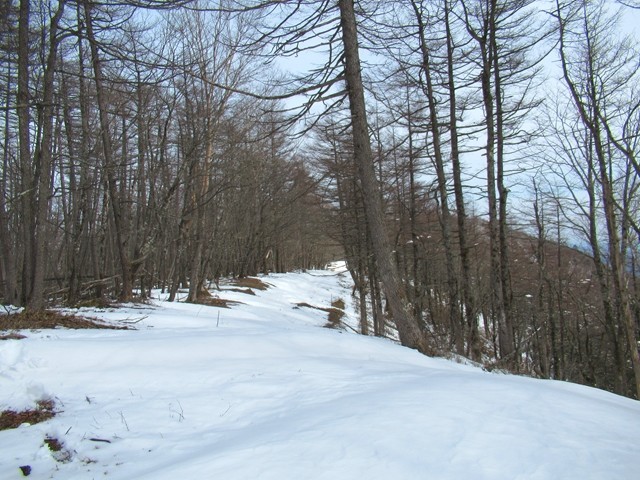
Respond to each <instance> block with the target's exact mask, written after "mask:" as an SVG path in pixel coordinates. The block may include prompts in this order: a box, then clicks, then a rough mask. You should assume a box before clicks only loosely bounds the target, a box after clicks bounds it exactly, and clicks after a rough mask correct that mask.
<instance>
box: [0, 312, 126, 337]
mask: <svg viewBox="0 0 640 480" xmlns="http://www.w3.org/2000/svg"><path fill="white" fill-rule="evenodd" d="M58 327H62V328H71V329H76V330H78V329H89V328H95V329H109V330H127V327H118V326H115V325H109V324H106V323H102V322H101V321H100V320H98V319H91V318H86V317H81V316H79V315H67V314H64V313H60V312H56V311H54V310H41V311H29V310H23V311H22V312H20V313H12V314H9V315H0V331H1V330H6V331H8V330H43V329H50V328H58ZM6 336H13V337H11V338H14V339H16V338H17V336H16V334H12V333H9V334H7V335H6Z"/></svg>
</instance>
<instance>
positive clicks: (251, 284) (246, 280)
mask: <svg viewBox="0 0 640 480" xmlns="http://www.w3.org/2000/svg"><path fill="white" fill-rule="evenodd" d="M230 285H233V286H234V287H240V288H252V289H254V290H266V289H268V288H269V287H270V286H271V285H269V284H268V283H266V282H263V281H262V280H260V279H259V278H256V277H243V278H236V279H235V280H233V281H232V282H231V283H230Z"/></svg>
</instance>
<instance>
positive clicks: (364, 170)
mask: <svg viewBox="0 0 640 480" xmlns="http://www.w3.org/2000/svg"><path fill="white" fill-rule="evenodd" d="M338 7H339V8H340V24H341V26H342V43H343V46H344V58H345V79H346V84H347V91H348V95H349V107H350V110H351V126H352V135H353V147H354V158H355V161H356V164H357V166H358V173H359V175H360V180H361V183H362V191H363V196H364V202H365V212H366V216H367V223H368V225H369V229H370V232H371V240H372V244H373V252H374V255H375V258H376V263H377V266H378V272H379V274H380V279H381V281H382V284H383V288H384V290H385V294H386V296H387V300H388V302H389V307H390V311H391V316H392V318H393V320H394V322H395V324H396V326H397V328H398V334H399V336H400V341H401V342H402V344H403V345H405V346H407V347H410V348H415V349H417V350H419V351H421V352H423V353H427V350H428V348H427V344H426V341H425V336H424V334H423V332H422V330H421V328H420V325H419V324H418V322H417V321H416V319H415V318H414V317H413V315H412V314H411V309H410V306H409V304H408V302H407V300H406V292H405V291H404V286H403V285H402V283H401V282H400V278H399V276H398V272H397V269H396V266H395V264H394V263H393V259H392V258H391V249H390V248H389V243H388V239H387V235H386V231H385V226H384V214H383V211H382V201H381V196H380V188H379V186H378V183H377V179H376V175H375V169H374V164H373V153H372V151H371V141H370V137H369V130H368V125H367V113H366V108H365V101H364V88H363V85H362V76H361V67H360V54H359V51H358V37H357V27H356V17H355V12H354V5H353V0H338Z"/></svg>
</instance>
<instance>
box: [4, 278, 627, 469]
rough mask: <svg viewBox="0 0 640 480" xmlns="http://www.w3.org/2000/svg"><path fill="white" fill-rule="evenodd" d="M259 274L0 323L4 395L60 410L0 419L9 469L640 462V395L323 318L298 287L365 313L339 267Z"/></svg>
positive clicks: (10, 404) (8, 404)
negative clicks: (17, 423) (20, 421)
mask: <svg viewBox="0 0 640 480" xmlns="http://www.w3.org/2000/svg"><path fill="white" fill-rule="evenodd" d="M263 280H265V281H266V282H268V283H269V284H271V286H272V287H271V288H270V289H268V290H266V291H256V295H255V296H251V295H247V294H243V293H238V292H231V291H223V292H219V295H220V296H221V297H223V298H226V299H230V300H236V301H238V302H243V303H242V304H238V305H236V306H234V307H233V308H231V309H218V308H214V307H206V306H201V305H191V304H186V303H180V302H178V303H167V302H164V301H161V300H155V301H154V302H153V305H150V306H145V307H140V306H130V307H127V308H119V309H113V310H105V311H101V312H96V311H91V312H89V313H90V314H91V315H94V316H99V317H100V318H104V319H107V320H109V321H112V322H114V323H122V322H135V323H131V324H134V325H135V326H136V328H137V330H133V331H132V330H129V331H121V330H76V331H72V330H62V329H57V330H45V331H39V332H27V333H26V334H27V335H28V338H27V339H24V340H6V341H1V342H0V409H5V408H14V409H20V408H23V407H27V406H33V405H34V402H35V401H37V400H39V399H42V398H48V397H49V398H54V399H55V401H56V402H57V404H58V407H59V410H60V412H59V413H58V414H57V416H56V417H55V418H53V419H52V420H49V421H47V422H44V423H40V424H36V425H32V426H28V425H23V426H21V427H20V428H18V429H15V430H7V431H2V432H0V478H2V479H17V478H23V477H22V473H21V472H20V470H19V468H18V467H19V466H23V465H29V466H31V467H32V473H31V478H38V479H45V478H46V479H49V478H52V479H65V480H66V479H82V480H86V479H92V478H108V479H148V480H151V479H153V480H163V479H167V480H168V479H172V480H174V479H181V478H202V479H216V478H220V479H227V480H229V479H274V480H275V479H278V480H282V479H300V478H305V479H332V480H335V479H365V478H366V479H417V478H429V479H444V480H446V479H505V480H506V479H509V480H513V479H581V480H583V479H635V478H639V475H640V428H638V427H640V403H639V402H636V401H633V400H630V399H627V398H622V397H619V396H616V395H612V394H609V393H606V392H603V391H599V390H596V389H592V388H586V387H582V386H578V385H572V384H567V383H561V382H555V381H540V380H532V379H527V378H521V377H514V376H506V375H498V374H490V373H486V372H482V371H480V370H478V369H476V368H473V367H470V366H464V365H458V364H456V363H453V362H449V361H446V360H442V359H432V358H427V357H425V356H422V355H420V354H418V353H416V352H414V351H412V350H409V349H406V348H402V347H400V346H397V345H395V344H393V343H392V342H390V341H387V340H383V339H377V338H371V337H362V336H358V335H354V334H352V333H348V332H345V331H337V330H331V329H327V328H321V327H322V325H324V324H325V323H326V313H325V312H322V311H320V310H315V309H310V308H306V307H296V306H295V304H296V303H300V302H306V303H308V304H311V305H316V306H320V307H329V306H330V303H331V301H332V300H336V299H337V298H342V299H343V300H345V302H346V303H347V311H348V316H349V318H348V320H349V321H351V322H353V323H355V322H357V317H356V315H355V313H354V312H353V311H352V307H351V303H350V288H349V284H348V281H347V280H348V277H347V276H346V275H344V274H337V273H336V272H328V271H327V272H325V271H314V272H308V273H295V274H286V275H270V276H268V277H264V279H263ZM85 313H87V312H85ZM46 436H51V437H55V438H58V439H59V440H60V441H62V442H63V443H64V446H65V449H66V450H67V451H68V452H69V453H70V457H71V458H70V460H68V461H66V462H61V461H57V460H56V458H55V457H56V456H57V457H59V458H60V457H61V454H59V453H58V454H52V453H51V452H50V451H49V449H48V447H47V446H45V445H44V443H43V440H44V438H45V437H46Z"/></svg>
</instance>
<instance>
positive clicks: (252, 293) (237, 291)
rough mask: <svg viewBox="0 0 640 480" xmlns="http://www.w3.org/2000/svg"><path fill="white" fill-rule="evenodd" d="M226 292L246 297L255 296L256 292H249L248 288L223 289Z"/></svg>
mask: <svg viewBox="0 0 640 480" xmlns="http://www.w3.org/2000/svg"><path fill="white" fill-rule="evenodd" d="M225 291H226V292H236V293H244V294H246V295H255V294H256V292H254V291H253V290H251V289H250V288H225Z"/></svg>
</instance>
